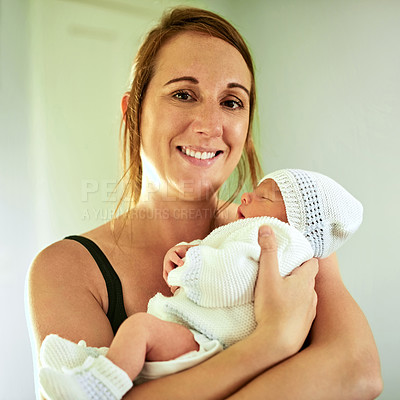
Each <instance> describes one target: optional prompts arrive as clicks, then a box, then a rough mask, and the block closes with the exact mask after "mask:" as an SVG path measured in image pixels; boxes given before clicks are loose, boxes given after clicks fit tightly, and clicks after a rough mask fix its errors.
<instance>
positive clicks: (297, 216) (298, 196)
mask: <svg viewBox="0 0 400 400" xmlns="http://www.w3.org/2000/svg"><path fill="white" fill-rule="evenodd" d="M266 179H272V180H274V181H275V182H276V183H277V185H278V187H279V189H280V191H281V193H282V197H283V201H284V203H285V208H286V215H287V219H288V221H289V224H290V225H292V226H293V227H295V228H297V229H298V230H299V231H300V232H301V233H303V234H304V236H305V237H306V238H307V239H308V240H309V242H310V243H311V246H312V248H313V250H314V256H315V257H319V258H324V257H327V256H329V255H330V254H331V253H333V252H334V251H336V250H337V249H338V248H339V247H340V246H341V245H342V244H343V243H344V242H345V241H346V240H347V239H348V238H349V237H350V236H351V235H352V234H353V233H354V232H355V231H356V230H357V229H358V228H359V226H360V225H361V222H362V215H363V207H362V205H361V203H360V202H359V201H358V200H357V199H355V198H354V197H353V196H352V195H351V194H350V193H349V192H348V191H347V190H345V189H344V188H343V187H342V186H340V185H339V184H338V183H337V182H335V181H334V180H333V179H331V178H329V177H327V176H325V175H322V174H319V173H317V172H311V171H304V170H300V169H282V170H279V171H275V172H272V173H271V174H268V175H266V176H265V177H264V178H262V179H261V181H260V183H261V182H262V181H264V180H266Z"/></svg>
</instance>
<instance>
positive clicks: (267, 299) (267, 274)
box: [254, 225, 318, 355]
mask: <svg viewBox="0 0 400 400" xmlns="http://www.w3.org/2000/svg"><path fill="white" fill-rule="evenodd" d="M258 242H259V245H260V246H261V255H260V268H259V274H258V278H257V283H256V289H255V303H254V307H255V318H256V321H257V328H256V331H255V333H256V334H258V335H260V334H261V337H263V335H265V336H266V337H267V334H266V332H268V333H269V334H271V329H272V330H273V331H274V333H275V334H276V335H279V337H280V338H281V342H280V343H281V345H282V346H283V348H284V349H285V350H286V351H287V352H288V354H289V355H293V354H295V353H296V352H298V351H299V350H300V348H301V346H302V345H303V343H304V341H305V339H306V337H307V335H308V332H309V330H310V327H311V324H312V322H313V320H314V318H315V315H316V306H317V294H316V292H315V290H314V286H315V277H316V275H317V273H318V261H317V260H316V259H311V260H309V261H307V262H305V263H304V264H303V265H302V266H301V267H299V268H296V269H295V270H294V271H293V272H292V274H291V275H289V276H287V277H281V275H280V274H279V269H278V259H277V243H276V239H275V235H274V232H273V230H272V229H271V228H270V227H269V226H266V225H265V226H262V227H260V229H259V232H258Z"/></svg>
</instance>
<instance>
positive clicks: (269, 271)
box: [257, 225, 281, 284]
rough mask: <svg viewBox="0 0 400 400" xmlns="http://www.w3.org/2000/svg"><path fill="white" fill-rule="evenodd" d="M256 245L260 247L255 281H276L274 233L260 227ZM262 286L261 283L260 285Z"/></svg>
mask: <svg viewBox="0 0 400 400" xmlns="http://www.w3.org/2000/svg"><path fill="white" fill-rule="evenodd" d="M258 244H259V245H260V247H261V253H260V267H259V273H258V279H257V281H261V282H263V281H264V280H265V279H274V280H276V279H278V278H280V277H281V276H280V274H279V264H278V245H277V242H276V238H275V234H274V231H273V230H272V229H271V227H270V226H268V225H262V226H261V227H260V228H259V230H258ZM261 284H262V283H261Z"/></svg>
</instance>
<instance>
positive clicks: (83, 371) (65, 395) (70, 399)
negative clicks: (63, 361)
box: [39, 356, 133, 400]
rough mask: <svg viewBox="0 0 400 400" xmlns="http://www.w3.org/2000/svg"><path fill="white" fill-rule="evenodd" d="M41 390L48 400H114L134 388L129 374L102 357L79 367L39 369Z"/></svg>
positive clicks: (87, 361) (88, 359) (89, 360)
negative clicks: (60, 369) (61, 369)
mask: <svg viewBox="0 0 400 400" xmlns="http://www.w3.org/2000/svg"><path fill="white" fill-rule="evenodd" d="M39 382H40V389H41V391H42V394H43V396H44V397H45V398H46V399H48V400H88V399H90V400H92V399H96V400H116V399H121V398H122V397H123V396H124V394H125V393H126V392H128V390H129V389H131V387H132V386H133V384H132V381H131V379H130V378H129V376H128V374H127V373H126V372H125V371H123V370H122V369H121V368H119V367H117V366H116V365H115V364H114V363H112V362H111V361H110V360H109V359H107V358H106V357H104V356H98V357H97V358H93V357H88V358H87V359H86V361H85V362H84V363H83V365H81V366H80V367H76V368H73V369H68V368H63V371H62V372H61V371H56V370H53V369H50V368H42V369H41V370H40V372H39Z"/></svg>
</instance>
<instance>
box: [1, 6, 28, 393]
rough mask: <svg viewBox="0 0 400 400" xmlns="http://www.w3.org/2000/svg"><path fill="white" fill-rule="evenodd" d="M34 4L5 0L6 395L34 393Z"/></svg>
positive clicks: (3, 281)
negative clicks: (29, 319) (29, 306)
mask: <svg viewBox="0 0 400 400" xmlns="http://www.w3.org/2000/svg"><path fill="white" fill-rule="evenodd" d="M28 21H29V9H28V2H27V1H23V0H20V1H11V0H8V1H7V0H6V1H4V0H2V1H0V207H1V214H0V315H1V322H0V343H1V347H2V349H1V357H0V399H11V400H12V399H16V400H17V399H21V400H23V399H32V398H33V374H32V361H31V355H30V354H31V352H30V345H29V338H28V331H27V329H26V322H25V317H24V280H25V274H26V270H27V267H28V265H29V263H30V262H31V259H32V257H33V254H34V252H35V240H34V239H32V238H33V237H34V234H35V227H34V222H33V220H34V216H33V214H32V209H31V205H32V194H33V193H32V187H33V186H32V175H31V173H30V172H31V165H32V164H31V160H30V154H29V144H28V143H29V141H30V135H31V129H30V128H31V127H30V122H29V113H30V98H29V78H28V73H29V52H28V49H29V24H28Z"/></svg>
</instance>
